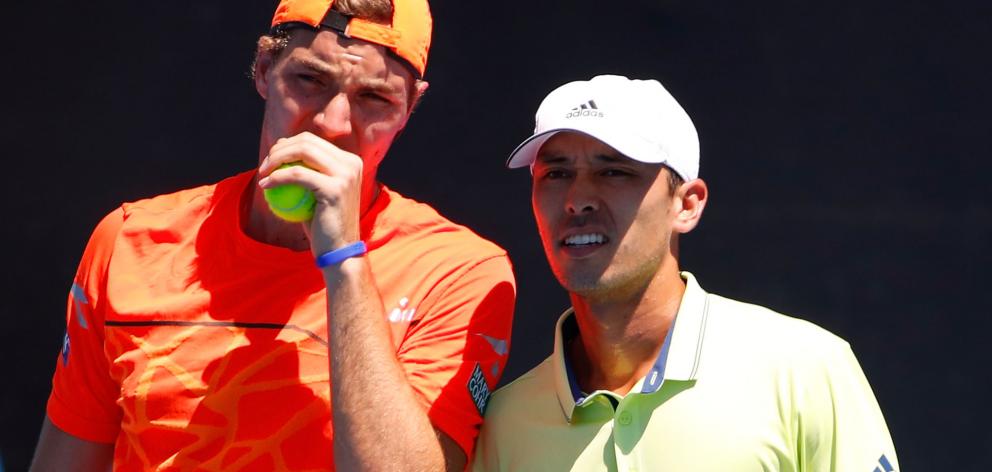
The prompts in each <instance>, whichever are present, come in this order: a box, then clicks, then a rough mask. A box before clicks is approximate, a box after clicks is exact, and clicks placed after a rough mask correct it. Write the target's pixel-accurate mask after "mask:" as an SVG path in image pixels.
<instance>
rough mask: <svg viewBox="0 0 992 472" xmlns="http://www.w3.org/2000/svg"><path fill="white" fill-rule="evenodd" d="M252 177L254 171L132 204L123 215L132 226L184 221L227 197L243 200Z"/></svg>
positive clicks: (126, 207) (123, 208)
mask: <svg viewBox="0 0 992 472" xmlns="http://www.w3.org/2000/svg"><path fill="white" fill-rule="evenodd" d="M252 175H253V172H252V171H249V172H243V173H241V174H238V175H235V176H232V177H228V178H226V179H224V180H222V181H220V182H217V183H213V184H209V185H201V186H198V187H193V188H188V189H183V190H179V191H176V192H172V193H167V194H162V195H157V196H154V197H150V198H145V199H141V200H136V201H133V202H128V203H125V204H123V205H121V208H122V210H123V216H124V219H125V220H126V221H128V222H131V223H133V222H137V221H141V222H148V223H152V222H156V221H158V222H169V221H171V220H177V219H178V220H181V219H183V215H185V214H189V213H200V212H202V211H203V210H208V209H210V208H212V207H213V206H215V205H216V203H217V202H218V201H220V200H221V199H222V198H224V197H229V196H231V197H240V194H241V190H243V189H244V188H245V186H246V185H247V184H248V181H249V180H251V178H252Z"/></svg>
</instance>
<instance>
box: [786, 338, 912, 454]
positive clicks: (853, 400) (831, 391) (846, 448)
mask: <svg viewBox="0 0 992 472" xmlns="http://www.w3.org/2000/svg"><path fill="white" fill-rule="evenodd" d="M810 367H811V368H810V369H809V370H808V371H807V372H806V373H807V374H809V375H810V377H809V378H808V379H807V381H806V382H804V384H805V386H804V388H803V389H802V392H801V401H802V402H801V406H800V411H799V422H800V424H799V444H798V446H799V458H800V470H803V471H817V472H819V471H838V472H841V471H865V472H892V471H898V470H900V469H899V462H898V460H897V459H896V453H895V447H894V446H893V444H892V437H891V436H890V435H889V429H888V427H887V426H886V424H885V419H884V417H883V416H882V411H881V409H880V408H879V406H878V402H877V401H876V400H875V395H874V393H873V392H872V390H871V386H870V385H869V384H868V379H866V378H865V374H864V372H863V371H862V370H861V366H860V365H859V364H858V361H857V359H856V358H855V356H854V353H853V352H852V351H851V348H850V345H848V344H847V343H846V342H844V343H838V344H837V345H836V346H835V347H832V348H828V349H826V350H825V352H823V358H822V360H821V361H820V362H817V363H813V365H811V366H810Z"/></svg>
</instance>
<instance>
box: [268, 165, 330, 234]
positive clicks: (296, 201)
mask: <svg viewBox="0 0 992 472" xmlns="http://www.w3.org/2000/svg"><path fill="white" fill-rule="evenodd" d="M298 165H302V164H301V163H299V162H293V163H289V164H283V165H281V166H279V168H280V169H282V168H284V167H289V166H298ZM262 193H263V194H264V195H265V201H266V202H268V203H269V209H270V210H272V213H274V214H275V215H276V216H278V217H279V218H282V219H284V220H286V221H288V222H290V223H302V222H304V221H307V220H309V219H310V218H313V207H314V205H315V204H316V203H317V200H316V199H314V197H313V192H311V191H310V190H309V189H307V188H304V187H303V186H300V185H297V184H283V185H278V186H275V187H272V188H267V189H265V190H263V191H262Z"/></svg>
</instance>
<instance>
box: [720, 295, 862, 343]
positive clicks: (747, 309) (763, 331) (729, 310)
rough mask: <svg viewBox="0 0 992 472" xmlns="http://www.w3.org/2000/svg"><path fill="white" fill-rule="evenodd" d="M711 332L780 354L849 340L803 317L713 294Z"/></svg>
mask: <svg viewBox="0 0 992 472" xmlns="http://www.w3.org/2000/svg"><path fill="white" fill-rule="evenodd" d="M708 303H709V310H708V315H707V316H708V317H709V321H708V322H707V327H706V330H707V336H708V337H709V335H715V336H717V337H718V338H719V339H720V340H721V342H728V343H732V344H741V343H745V344H747V345H749V346H750V347H751V349H757V350H767V351H770V352H771V353H774V354H779V355H785V354H789V355H799V354H803V353H809V352H817V351H822V350H827V351H835V350H837V349H845V348H847V347H848V344H847V342H846V341H844V340H843V339H841V338H840V337H838V336H837V335H835V334H833V333H831V332H830V331H827V330H826V329H824V328H822V327H820V326H818V325H816V324H814V323H812V322H809V321H806V320H803V319H800V318H796V317H793V316H789V315H785V314H782V313H778V312H776V311H774V310H771V309H769V308H766V307H763V306H760V305H755V304H751V303H744V302H740V301H737V300H732V299H729V298H725V297H721V296H719V295H714V294H710V295H709V296H708Z"/></svg>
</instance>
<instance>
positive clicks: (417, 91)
mask: <svg viewBox="0 0 992 472" xmlns="http://www.w3.org/2000/svg"><path fill="white" fill-rule="evenodd" d="M429 86H430V84H429V83H427V81H426V80H417V81H416V83H414V84H413V100H411V101H410V110H409V113H413V109H414V108H417V105H418V104H419V103H420V99H421V98H423V97H424V94H425V93H427V87H429Z"/></svg>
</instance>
